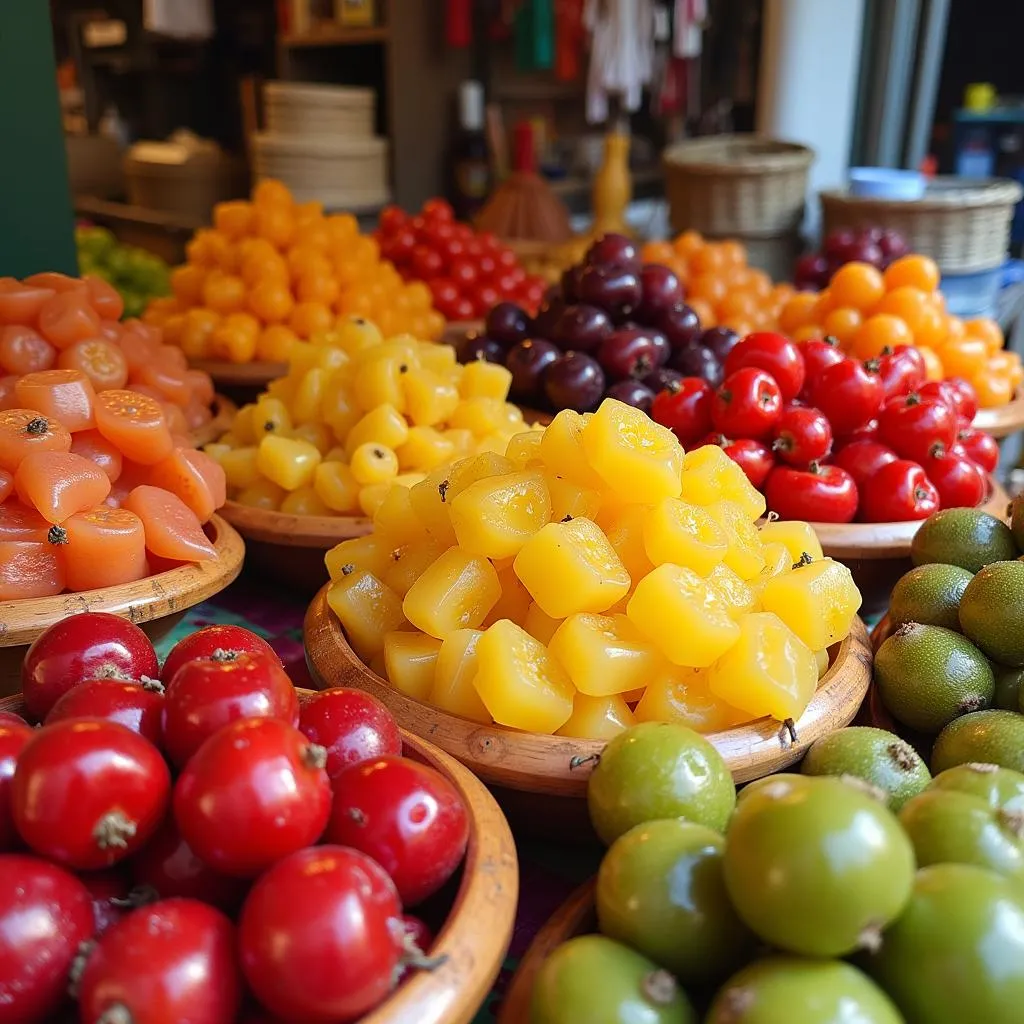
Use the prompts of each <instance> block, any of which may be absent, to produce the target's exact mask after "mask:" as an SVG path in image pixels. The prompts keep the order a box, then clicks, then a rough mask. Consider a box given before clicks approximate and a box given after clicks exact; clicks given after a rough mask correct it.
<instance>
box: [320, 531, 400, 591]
mask: <svg viewBox="0 0 1024 1024" xmlns="http://www.w3.org/2000/svg"><path fill="white" fill-rule="evenodd" d="M391 551H392V545H391V544H390V543H389V542H388V540H387V538H385V537H382V536H381V535H380V534H377V533H368V534H366V535H365V536H364V537H350V538H349V539H348V540H343V541H341V542H340V543H338V544H335V545H334V547H333V548H331V549H330V550H329V551H328V552H327V554H326V555H324V564H325V565H326V566H327V574H328V576H330V577H331V579H332V580H336V579H339V578H340V577H341V575H342V570H343V569H344V568H345V566H347V565H354V566H355V567H356V568H357V569H365V570H366V571H367V572H372V573H373V574H374V576H376V577H377V578H378V579H383V578H384V573H385V571H386V570H387V567H388V565H389V564H390V562H391Z"/></svg>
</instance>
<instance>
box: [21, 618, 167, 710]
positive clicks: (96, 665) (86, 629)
mask: <svg viewBox="0 0 1024 1024" xmlns="http://www.w3.org/2000/svg"><path fill="white" fill-rule="evenodd" d="M158 675H159V666H158V664H157V660H156V652H155V651H154V650H153V645H152V644H151V643H150V642H149V637H148V636H146V634H145V633H143V632H142V630H141V629H139V627H138V626H136V625H135V624H134V623H132V622H129V621H128V620H127V619H122V618H121V617H120V616H119V615H110V614H108V613H107V612H80V613H79V614H77V615H69V616H68V617H67V618H66V619H61V620H60V622H55V623H54V624H53V625H52V626H50V627H49V628H48V629H46V630H44V631H43V632H42V633H40V634H39V636H38V637H37V638H36V640H35V642H34V643H33V644H32V646H31V647H30V648H29V649H28V653H27V654H26V655H25V662H24V664H23V665H22V667H21V691H22V696H23V697H24V700H25V709H26V711H27V712H28V713H29V715H30V716H31V717H32V718H34V719H36V720H37V721H42V720H43V719H44V718H45V717H46V716H47V714H49V711H50V708H52V707H53V705H54V704H56V703H57V700H58V698H59V697H61V696H62V695H63V694H64V693H65V692H66V691H67V690H70V689H71V687H72V686H77V685H78V684H79V683H80V682H81V681H82V680H83V679H101V678H104V677H108V676H110V677H114V678H118V679H142V677H143V676H146V677H148V678H152V679H155V678H156V677H157V676H158Z"/></svg>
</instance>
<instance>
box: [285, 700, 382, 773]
mask: <svg viewBox="0 0 1024 1024" xmlns="http://www.w3.org/2000/svg"><path fill="white" fill-rule="evenodd" d="M299 730H300V731H301V733H302V734H303V735H304V736H305V737H306V739H308V740H309V742H310V743H315V744H316V745H317V746H320V747H323V748H324V749H325V750H326V751H327V774H328V775H329V776H330V777H331V778H332V779H333V778H334V777H335V776H336V775H337V774H338V773H339V772H340V771H341V770H342V769H343V768H347V767H348V766H349V765H353V764H358V763H359V762H360V761H370V760H373V759H374V758H378V757H386V756H393V757H398V756H400V755H401V753H402V733H401V730H400V729H399V728H398V723H397V722H396V721H395V720H394V718H393V717H392V715H391V712H390V711H388V709H387V708H386V707H385V706H384V705H383V704H382V703H381V702H380V701H379V700H377V698H376V697H373V696H371V695H370V694H368V693H366V692H364V691H363V690H355V689H351V688H349V687H344V686H338V687H334V688H333V689H330V690H320V691H319V692H318V693H317V694H316V695H315V696H314V697H312V698H311V699H310V700H308V701H306V702H305V703H304V704H303V705H302V706H301V707H300V708H299Z"/></svg>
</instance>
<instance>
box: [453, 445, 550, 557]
mask: <svg viewBox="0 0 1024 1024" xmlns="http://www.w3.org/2000/svg"><path fill="white" fill-rule="evenodd" d="M502 457H504V456H502ZM477 458H482V456H477ZM449 514H450V516H451V523H452V527H453V528H454V530H455V537H456V539H457V540H458V542H459V546H460V547H462V548H463V549H464V550H465V551H468V552H469V553H470V554H473V555H483V556H484V557H485V558H508V557H509V556H511V555H515V554H518V552H519V549H520V548H521V547H522V546H523V545H524V544H525V543H526V542H527V540H529V538H530V537H531V536H533V534H535V533H536V532H537V531H538V530H539V529H540V528H541V527H542V526H544V524H545V523H547V522H548V521H549V520H550V519H551V497H550V495H549V494H548V488H547V484H546V483H545V482H544V474H543V473H542V472H541V471H540V470H539V469H525V470H522V471H521V472H518V473H507V474H505V475H503V476H491V477H485V478H484V479H483V480H477V481H476V483H472V484H470V485H469V486H468V487H466V488H465V489H464V490H462V491H461V492H460V493H458V494H456V495H455V497H454V498H453V499H451V503H450V508H449Z"/></svg>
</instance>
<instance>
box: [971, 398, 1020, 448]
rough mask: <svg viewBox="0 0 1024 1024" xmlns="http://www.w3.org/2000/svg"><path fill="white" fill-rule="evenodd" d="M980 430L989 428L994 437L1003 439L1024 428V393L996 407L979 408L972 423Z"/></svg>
mask: <svg viewBox="0 0 1024 1024" xmlns="http://www.w3.org/2000/svg"><path fill="white" fill-rule="evenodd" d="M971 426H973V427H977V428H978V429H979V430H987V431H988V432H989V433H990V434H991V435H992V436H993V437H995V438H997V439H1001V438H1004V437H1008V436H1009V435H1010V434H1016V433H1017V431H1018V430H1021V429H1024V393H1021V392H1018V393H1017V397H1016V398H1014V399H1013V401H1011V402H1007V403H1006V405H1001V406H999V407H998V408H996V409H979V410H978V415H977V416H975V417H974V422H973V423H972V424H971Z"/></svg>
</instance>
